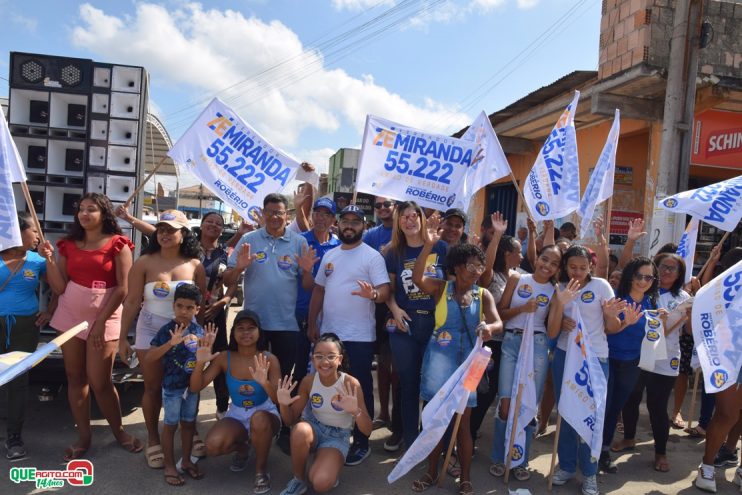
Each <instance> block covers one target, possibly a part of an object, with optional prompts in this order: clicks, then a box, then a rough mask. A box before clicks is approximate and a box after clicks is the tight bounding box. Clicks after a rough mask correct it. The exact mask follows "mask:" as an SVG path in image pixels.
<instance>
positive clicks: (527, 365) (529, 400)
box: [505, 313, 538, 468]
mask: <svg viewBox="0 0 742 495" xmlns="http://www.w3.org/2000/svg"><path fill="white" fill-rule="evenodd" d="M519 385H523V391H522V392H521V397H520V409H519V410H518V411H516V410H515V403H516V402H517V400H516V398H517V396H518V388H519ZM536 414H538V401H537V394H536V379H535V375H534V371H533V313H528V317H527V318H526V324H525V328H524V329H523V339H522V340H521V342H520V350H519V351H518V363H517V364H516V365H515V379H514V380H513V388H512V391H511V392H510V409H509V410H508V422H507V424H506V425H505V455H506V456H507V455H510V467H511V468H514V467H517V466H520V465H521V464H523V463H524V462H525V461H526V458H525V457H526V456H525V454H526V427H527V426H528V424H529V423H530V422H531V420H532V419H533V418H535V417H536ZM516 415H517V416H518V431H516V432H513V418H515V417H516ZM513 434H514V435H515V441H514V442H513V448H512V450H511V451H510V453H509V454H508V452H507V448H508V446H509V445H510V437H511V435H513Z"/></svg>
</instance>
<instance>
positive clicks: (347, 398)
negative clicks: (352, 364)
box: [332, 378, 358, 414]
mask: <svg viewBox="0 0 742 495" xmlns="http://www.w3.org/2000/svg"><path fill="white" fill-rule="evenodd" d="M335 390H337V393H338V394H337V395H336V396H335V397H333V399H332V405H333V406H335V407H336V408H337V407H339V408H340V409H342V410H343V411H345V412H347V413H348V414H355V413H356V412H357V411H358V387H356V386H354V385H353V384H352V383H350V380H348V379H347V378H346V379H345V380H344V381H343V385H342V386H337V387H335Z"/></svg>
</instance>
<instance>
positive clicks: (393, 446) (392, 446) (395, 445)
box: [384, 433, 404, 452]
mask: <svg viewBox="0 0 742 495" xmlns="http://www.w3.org/2000/svg"><path fill="white" fill-rule="evenodd" d="M402 442H404V440H402V435H400V434H399V433H392V435H391V436H390V437H389V438H387V439H386V442H384V450H386V451H387V452H396V451H398V450H399V448H400V447H401V446H402Z"/></svg>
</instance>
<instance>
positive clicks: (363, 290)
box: [351, 280, 375, 299]
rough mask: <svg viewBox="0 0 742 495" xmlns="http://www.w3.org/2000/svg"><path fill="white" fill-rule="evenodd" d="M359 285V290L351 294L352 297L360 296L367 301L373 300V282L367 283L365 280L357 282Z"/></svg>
mask: <svg viewBox="0 0 742 495" xmlns="http://www.w3.org/2000/svg"><path fill="white" fill-rule="evenodd" d="M356 282H357V283H358V287H359V288H358V290H354V291H353V292H351V295H353V296H360V297H364V298H366V299H373V298H374V292H375V289H374V286H373V285H371V282H366V281H365V280H356Z"/></svg>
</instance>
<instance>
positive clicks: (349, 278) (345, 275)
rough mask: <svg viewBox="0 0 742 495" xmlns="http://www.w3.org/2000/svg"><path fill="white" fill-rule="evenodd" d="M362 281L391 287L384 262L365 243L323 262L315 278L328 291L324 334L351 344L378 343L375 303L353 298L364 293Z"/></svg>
mask: <svg viewBox="0 0 742 495" xmlns="http://www.w3.org/2000/svg"><path fill="white" fill-rule="evenodd" d="M358 280H363V281H366V282H370V283H371V285H373V286H374V287H378V286H379V285H382V284H388V283H389V273H387V271H386V263H384V258H383V257H382V256H381V254H379V253H378V252H377V251H376V250H375V249H374V248H372V247H370V246H369V245H367V244H365V243H361V244H360V245H358V246H357V247H354V248H353V249H343V246H339V247H337V248H335V249H331V250H330V251H328V252H327V253H326V254H325V256H324V257H323V258H322V261H321V265H320V268H319V271H318V272H317V276H316V277H315V283H316V284H317V285H321V286H322V287H324V288H325V299H324V305H323V307H322V324H321V326H320V333H328V332H332V333H335V334H337V336H338V337H340V340H348V341H351V342H374V341H375V340H376V320H375V318H374V310H375V305H374V302H373V301H372V300H370V299H366V298H365V297H361V296H355V295H352V294H351V292H353V291H357V290H359V289H360V287H359V285H358V282H357V281H358Z"/></svg>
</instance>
